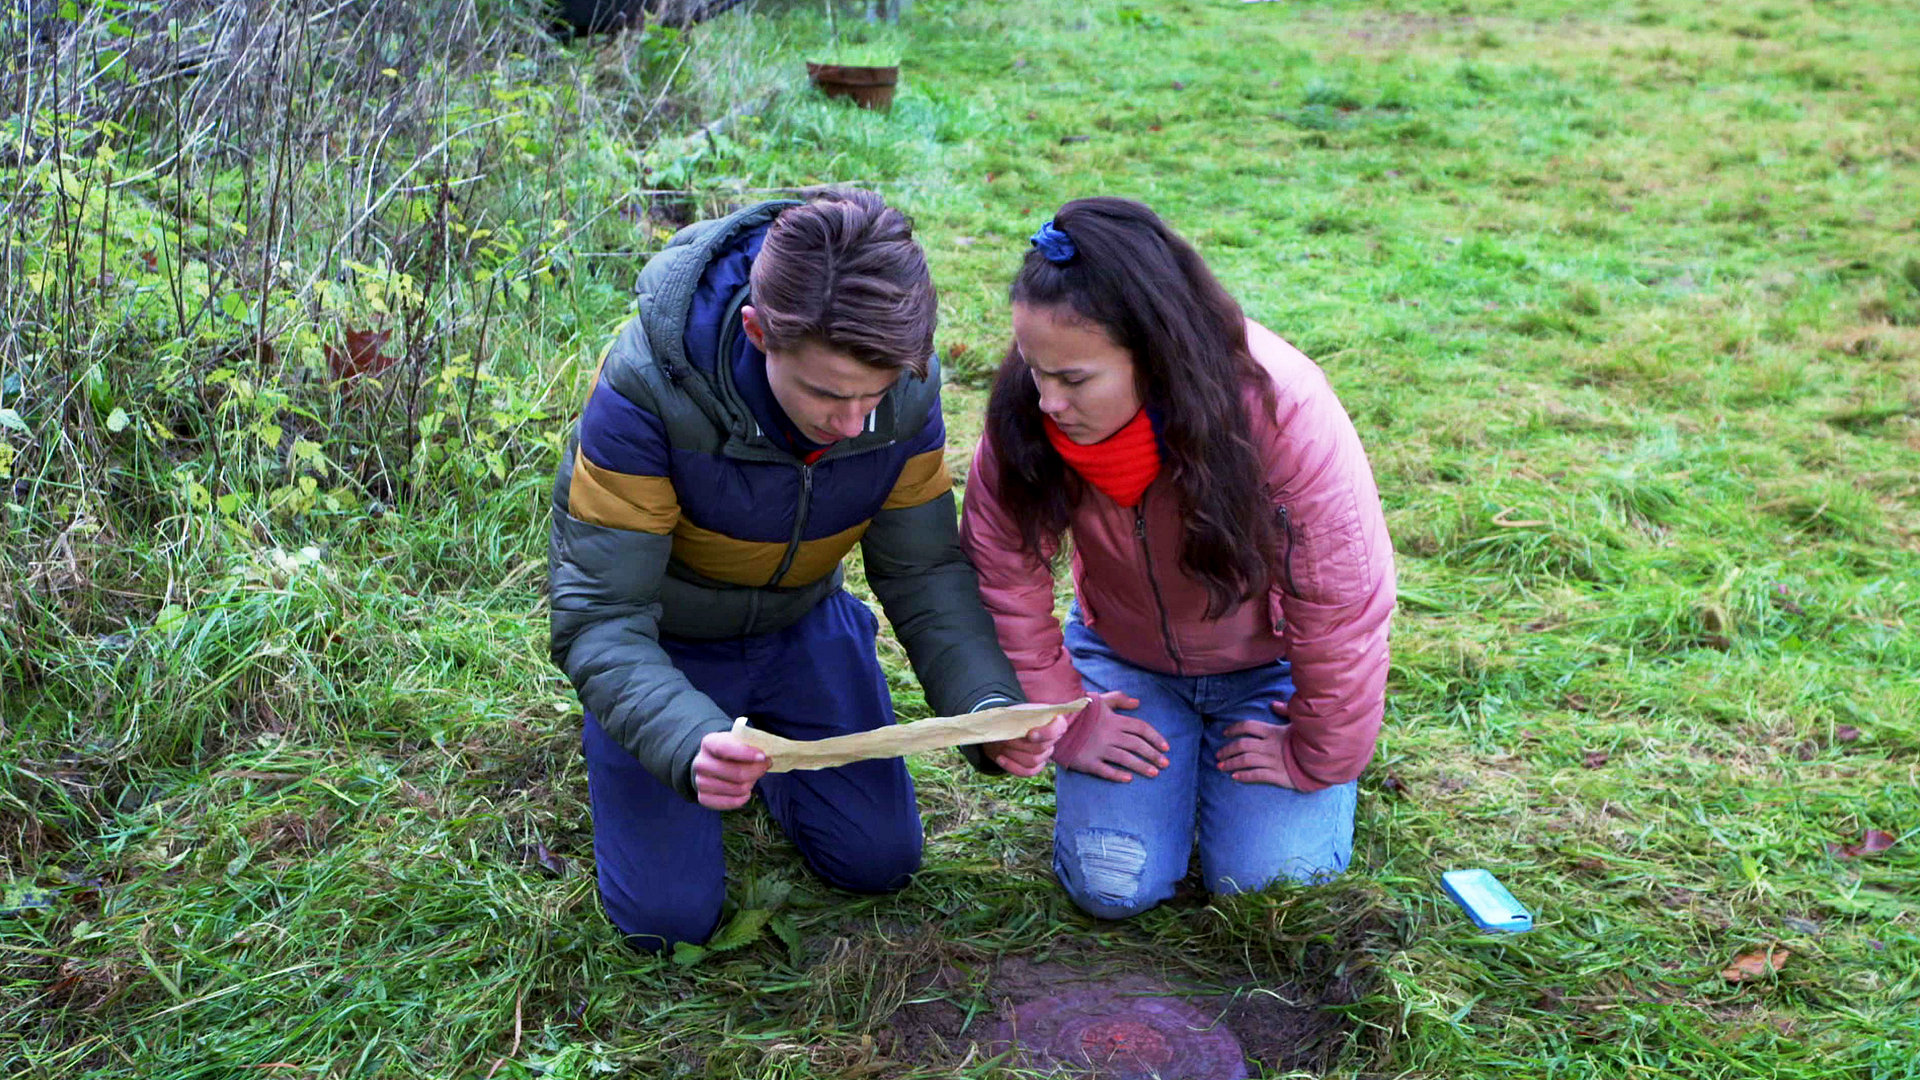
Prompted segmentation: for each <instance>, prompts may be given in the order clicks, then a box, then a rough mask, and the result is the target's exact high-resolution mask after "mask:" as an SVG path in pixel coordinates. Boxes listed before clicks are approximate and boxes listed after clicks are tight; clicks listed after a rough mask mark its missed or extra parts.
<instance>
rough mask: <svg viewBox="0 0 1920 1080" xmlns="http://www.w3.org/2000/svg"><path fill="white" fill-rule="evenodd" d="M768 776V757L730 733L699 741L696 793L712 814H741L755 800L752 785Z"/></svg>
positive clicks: (696, 758) (695, 767) (714, 735)
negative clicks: (728, 811) (734, 812)
mask: <svg viewBox="0 0 1920 1080" xmlns="http://www.w3.org/2000/svg"><path fill="white" fill-rule="evenodd" d="M765 775H767V755H766V754H764V753H761V752H760V751H759V750H757V749H755V748H754V747H752V746H748V745H747V744H746V743H745V742H744V741H742V740H741V739H739V738H738V737H736V736H735V735H734V734H733V733H732V732H730V731H716V732H713V733H712V734H710V735H708V736H707V737H705V738H703V739H701V740H700V752H699V753H698V754H695V755H694V756H693V790H694V794H695V795H696V797H697V798H698V799H699V802H700V805H701V806H704V807H706V808H707V809H709V810H738V809H740V808H741V807H743V806H745V805H747V800H748V799H751V798H753V785H755V784H757V783H759V782H760V778H761V777H763V776H765Z"/></svg>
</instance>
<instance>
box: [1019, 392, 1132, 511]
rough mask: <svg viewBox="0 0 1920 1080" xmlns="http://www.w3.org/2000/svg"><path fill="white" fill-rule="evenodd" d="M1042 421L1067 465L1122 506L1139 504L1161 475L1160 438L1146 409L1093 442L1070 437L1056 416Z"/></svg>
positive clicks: (1050, 439)
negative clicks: (1114, 430)
mask: <svg viewBox="0 0 1920 1080" xmlns="http://www.w3.org/2000/svg"><path fill="white" fill-rule="evenodd" d="M1041 422H1042V423H1043V424H1044V425H1045V427H1046V429H1047V441H1048V442H1050V443H1052V444H1053V449H1054V451H1055V452H1056V453H1058V454H1059V455H1060V458H1061V460H1063V461H1065V462H1066V463H1067V467H1068V468H1071V469H1072V470H1073V471H1074V472H1077V473H1079V474H1080V475H1081V476H1082V477H1084V478H1085V479H1086V481H1087V483H1089V484H1092V485H1093V486H1094V487H1096V488H1099V489H1100V491H1101V492H1103V493H1104V494H1105V495H1106V496H1107V498H1109V499H1112V500H1113V501H1114V502H1116V503H1118V504H1120V505H1121V506H1129V507H1130V506H1135V505H1138V504H1139V502H1140V498H1141V496H1143V495H1145V494H1146V493H1147V487H1148V485H1150V484H1152V483H1153V478H1154V477H1156V476H1159V475H1160V441H1159V439H1158V437H1156V436H1155V435H1154V433H1153V421H1152V420H1151V419H1149V418H1148V416H1147V410H1145V409H1141V410H1140V411H1139V412H1137V413H1134V414H1133V419H1131V420H1129V421H1127V423H1126V425H1125V426H1124V427H1122V428H1121V429H1120V430H1119V431H1116V432H1114V433H1113V434H1111V435H1109V436H1107V437H1106V438H1104V439H1102V440H1100V441H1099V442H1097V443H1094V444H1093V445H1091V446H1081V445H1080V444H1079V443H1077V442H1074V441H1073V440H1072V439H1069V438H1067V436H1066V433H1064V432H1062V431H1061V430H1060V429H1059V428H1058V427H1055V426H1054V423H1053V418H1052V417H1043V418H1042V420H1041Z"/></svg>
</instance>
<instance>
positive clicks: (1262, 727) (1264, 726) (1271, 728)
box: [1221, 720, 1281, 739]
mask: <svg viewBox="0 0 1920 1080" xmlns="http://www.w3.org/2000/svg"><path fill="white" fill-rule="evenodd" d="M1280 730H1281V729H1280V725H1278V724H1269V723H1267V722H1266V721H1264V720H1242V721H1240V722H1239V723H1236V724H1233V725H1231V726H1229V727H1228V728H1227V729H1226V730H1225V731H1223V732H1221V734H1223V735H1229V736H1236V737H1239V738H1245V739H1271V738H1273V737H1274V736H1276V735H1278V734H1280Z"/></svg>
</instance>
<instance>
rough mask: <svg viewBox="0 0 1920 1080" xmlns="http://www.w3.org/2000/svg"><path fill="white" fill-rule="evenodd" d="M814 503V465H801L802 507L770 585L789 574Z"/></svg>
mask: <svg viewBox="0 0 1920 1080" xmlns="http://www.w3.org/2000/svg"><path fill="white" fill-rule="evenodd" d="M812 505H813V466H812V465H802V466H800V509H798V510H797V511H795V512H794V515H793V539H792V540H789V541H787V553H786V554H785V555H784V556H782V557H781V559H780V569H778V570H775V571H774V572H773V580H771V581H769V582H767V584H768V585H769V586H774V585H778V584H780V579H781V578H783V577H786V576H787V570H788V569H789V568H791V567H792V566H793V557H794V556H795V555H797V554H799V552H800V534H801V533H802V532H804V531H805V530H806V527H807V510H808V508H810V507H811V506H812Z"/></svg>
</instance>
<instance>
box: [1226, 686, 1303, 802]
mask: <svg viewBox="0 0 1920 1080" xmlns="http://www.w3.org/2000/svg"><path fill="white" fill-rule="evenodd" d="M1273 711H1274V713H1275V714H1277V715H1279V716H1281V717H1285V716H1286V715H1287V707H1286V702H1284V701H1276V702H1274V703H1273ZM1226 733H1227V734H1228V735H1229V736H1233V737H1234V738H1233V741H1232V742H1230V743H1228V744H1227V745H1225V746H1223V747H1221V748H1220V752H1219V753H1218V754H1216V755H1215V757H1216V758H1218V760H1219V763H1220V765H1219V768H1220V771H1221V772H1224V773H1227V774H1229V775H1231V776H1232V777H1233V778H1234V780H1236V781H1238V782H1239V783H1242V784H1272V785H1273V786H1275V787H1283V788H1291V787H1293V777H1292V776H1291V775H1289V774H1288V773H1287V762H1286V758H1285V757H1283V756H1282V755H1281V753H1280V745H1281V743H1283V742H1284V741H1286V737H1287V726H1286V725H1285V724H1269V723H1267V722H1266V721H1264V720H1242V721H1240V722H1239V723H1237V724H1235V725H1233V726H1232V727H1230V728H1228V729H1227V731H1226Z"/></svg>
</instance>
